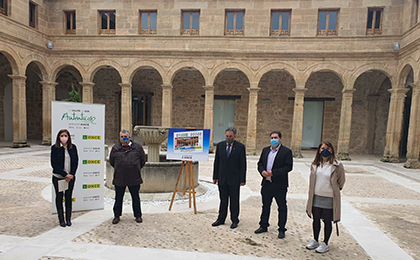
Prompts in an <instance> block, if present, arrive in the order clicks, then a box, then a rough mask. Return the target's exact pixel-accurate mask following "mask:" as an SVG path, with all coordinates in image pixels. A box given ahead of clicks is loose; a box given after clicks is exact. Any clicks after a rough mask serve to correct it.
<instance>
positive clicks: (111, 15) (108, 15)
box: [99, 10, 116, 34]
mask: <svg viewBox="0 0 420 260" xmlns="http://www.w3.org/2000/svg"><path fill="white" fill-rule="evenodd" d="M99 15H100V19H101V20H100V23H101V29H100V31H99V33H100V34H115V21H116V20H115V19H116V16H115V10H114V11H100V12H99Z"/></svg>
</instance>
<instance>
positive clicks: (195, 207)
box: [190, 162, 197, 214]
mask: <svg viewBox="0 0 420 260" xmlns="http://www.w3.org/2000/svg"><path fill="white" fill-rule="evenodd" d="M190 169H191V171H190V173H191V184H192V185H191V186H192V194H193V200H194V214H197V204H196V202H195V187H194V172H193V166H192V162H191V164H190ZM190 194H191V193H190Z"/></svg>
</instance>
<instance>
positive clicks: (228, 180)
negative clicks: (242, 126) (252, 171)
mask: <svg viewBox="0 0 420 260" xmlns="http://www.w3.org/2000/svg"><path fill="white" fill-rule="evenodd" d="M225 133H226V141H222V142H220V143H218V144H217V149H216V155H215V157H214V168H213V183H214V184H216V183H218V185H219V196H220V206H219V216H218V217H217V220H216V221H215V222H214V223H213V224H212V226H213V227H216V226H219V225H223V224H224V223H225V219H226V216H227V208H228V202H229V203H230V219H231V220H232V225H231V226H230V228H232V229H234V228H236V227H238V223H239V218H238V217H239V188H240V186H244V185H245V183H246V153H245V146H244V145H243V144H241V143H240V142H238V141H235V139H236V129H235V128H233V127H229V128H228V129H226V131H225Z"/></svg>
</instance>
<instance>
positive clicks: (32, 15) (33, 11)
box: [29, 2, 38, 28]
mask: <svg viewBox="0 0 420 260" xmlns="http://www.w3.org/2000/svg"><path fill="white" fill-rule="evenodd" d="M37 20H38V8H37V5H36V4H34V3H32V2H29V26H31V27H33V28H36V27H37Z"/></svg>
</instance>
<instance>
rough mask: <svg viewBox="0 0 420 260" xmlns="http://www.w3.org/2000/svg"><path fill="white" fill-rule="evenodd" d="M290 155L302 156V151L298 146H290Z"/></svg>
mask: <svg viewBox="0 0 420 260" xmlns="http://www.w3.org/2000/svg"><path fill="white" fill-rule="evenodd" d="M292 155H293V157H294V158H303V155H302V151H301V150H300V149H299V148H292Z"/></svg>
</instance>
